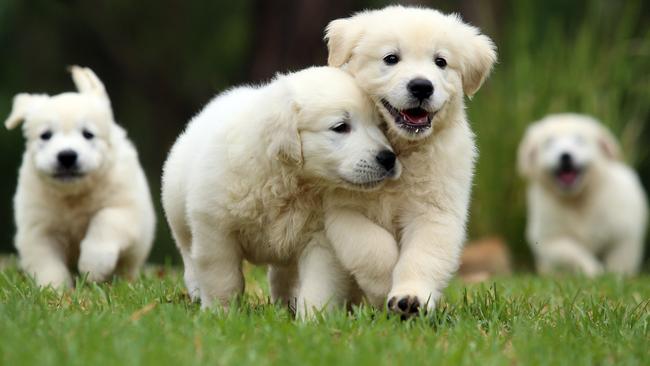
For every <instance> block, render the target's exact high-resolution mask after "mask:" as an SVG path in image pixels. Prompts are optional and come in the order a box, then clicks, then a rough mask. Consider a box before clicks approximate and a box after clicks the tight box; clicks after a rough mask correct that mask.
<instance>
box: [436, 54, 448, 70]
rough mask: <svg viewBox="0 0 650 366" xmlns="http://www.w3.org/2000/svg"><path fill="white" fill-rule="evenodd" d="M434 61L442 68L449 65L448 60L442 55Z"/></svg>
mask: <svg viewBox="0 0 650 366" xmlns="http://www.w3.org/2000/svg"><path fill="white" fill-rule="evenodd" d="M434 62H435V63H436V66H438V67H439V68H441V69H444V68H445V67H447V60H445V59H444V58H442V57H436V59H435V60H434Z"/></svg>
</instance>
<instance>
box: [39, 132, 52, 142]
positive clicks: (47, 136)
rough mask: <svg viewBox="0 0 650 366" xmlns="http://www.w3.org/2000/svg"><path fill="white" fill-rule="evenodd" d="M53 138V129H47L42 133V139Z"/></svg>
mask: <svg viewBox="0 0 650 366" xmlns="http://www.w3.org/2000/svg"><path fill="white" fill-rule="evenodd" d="M51 138H52V131H49V130H48V131H45V132H43V133H42V134H41V140H43V141H47V140H49V139H51Z"/></svg>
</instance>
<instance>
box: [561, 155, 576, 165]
mask: <svg viewBox="0 0 650 366" xmlns="http://www.w3.org/2000/svg"><path fill="white" fill-rule="evenodd" d="M560 164H562V166H571V165H572V164H573V157H572V156H571V154H569V153H566V152H565V153H562V155H560Z"/></svg>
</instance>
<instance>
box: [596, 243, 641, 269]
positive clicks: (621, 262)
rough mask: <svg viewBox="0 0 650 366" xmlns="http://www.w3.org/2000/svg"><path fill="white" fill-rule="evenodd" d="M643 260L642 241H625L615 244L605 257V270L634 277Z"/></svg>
mask: <svg viewBox="0 0 650 366" xmlns="http://www.w3.org/2000/svg"><path fill="white" fill-rule="evenodd" d="M642 260H643V240H642V239H636V238H634V239H627V240H624V241H621V242H618V243H616V246H615V247H613V248H612V249H611V250H610V251H609V252H608V253H607V255H606V256H605V268H606V269H607V271H609V272H614V273H620V274H624V275H635V274H637V273H638V272H639V268H640V267H641V262H642Z"/></svg>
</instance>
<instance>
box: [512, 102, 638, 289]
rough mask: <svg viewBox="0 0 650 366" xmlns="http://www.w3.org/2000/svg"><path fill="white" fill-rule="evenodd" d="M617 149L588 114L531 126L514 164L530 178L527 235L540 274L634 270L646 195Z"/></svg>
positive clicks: (563, 116)
mask: <svg viewBox="0 0 650 366" xmlns="http://www.w3.org/2000/svg"><path fill="white" fill-rule="evenodd" d="M620 155H621V153H620V148H619V146H618V144H617V142H616V140H615V139H614V137H613V136H612V134H611V133H610V132H609V131H607V129H606V128H605V127H604V126H602V125H601V124H600V123H599V122H598V121H596V120H595V119H593V118H591V117H588V116H584V115H578V114H558V115H550V116H548V117H546V118H544V119H542V120H541V121H538V122H536V123H534V124H532V125H531V126H530V127H529V128H528V130H527V131H526V134H525V136H524V139H523V141H522V142H521V145H520V146H519V157H518V158H519V161H518V165H519V172H520V174H521V175H522V176H523V177H525V178H526V179H527V180H528V181H529V185H528V196H527V197H528V226H527V237H528V241H529V244H530V246H531V248H532V251H533V253H534V254H535V259H536V262H537V269H538V271H539V272H540V273H550V272H555V271H557V270H560V269H565V270H566V269H568V270H573V271H577V272H582V273H584V274H585V275H587V276H590V277H591V276H595V275H598V274H600V273H602V272H603V271H609V272H616V273H623V274H634V273H637V272H638V271H639V267H640V265H641V260H642V258H643V244H644V236H645V232H646V220H647V204H646V197H645V193H644V191H643V188H642V187H641V183H640V182H639V179H638V177H637V175H636V174H635V172H634V171H633V170H632V169H630V168H629V167H628V166H626V165H625V164H624V163H623V161H622V159H621V156H620Z"/></svg>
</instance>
